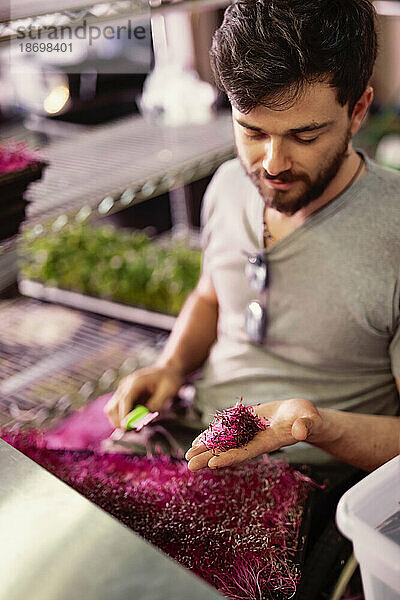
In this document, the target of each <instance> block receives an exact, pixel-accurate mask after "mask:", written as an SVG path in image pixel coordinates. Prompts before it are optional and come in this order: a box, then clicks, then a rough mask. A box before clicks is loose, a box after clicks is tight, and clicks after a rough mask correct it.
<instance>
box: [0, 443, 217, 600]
mask: <svg viewBox="0 0 400 600" xmlns="http://www.w3.org/2000/svg"><path fill="white" fill-rule="evenodd" d="M0 598H1V599H2V600H3V599H4V600H67V599H68V600H92V599H93V600H95V599H96V600H103V599H104V600H125V599H132V600H161V599H163V600H164V599H165V600H167V599H168V600H180V599H182V600H189V599H190V600H214V599H215V600H218V599H221V598H222V596H221V595H220V594H219V593H217V592H216V591H215V590H214V589H213V588H211V587H210V586H208V585H207V584H205V583H203V582H202V581H201V580H200V579H199V578H197V577H196V576H194V575H192V574H191V573H190V572H189V571H187V570H185V569H184V568H182V567H181V566H180V565H178V563H176V562H174V561H173V560H171V559H170V558H168V557H167V556H166V555H164V554H163V553H161V552H160V551H158V550H157V549H156V548H154V547H153V546H151V545H150V544H148V543H147V542H145V541H144V540H143V539H141V538H140V537H139V536H137V535H136V534H135V533H133V532H132V531H131V530H130V529H128V528H127V527H125V526H124V525H122V524H121V523H119V522H118V521H117V520H116V519H114V518H113V517H111V516H110V515H108V514H107V513H105V512H104V511H103V510H101V509H100V508H98V507H97V506H95V505H94V504H93V503H91V502H89V501H88V500H86V498H84V497H83V496H81V495H80V494H78V493H77V492H76V491H75V490H73V489H71V488H70V487H68V486H67V485H66V484H64V483H63V482H62V481H60V480H58V479H57V478H56V477H54V476H53V475H51V474H50V473H48V472H47V471H46V470H45V469H43V468H42V467H40V466H38V465H37V464H36V463H34V462H33V461H31V460H30V459H29V458H27V457H25V456H24V455H23V454H21V453H20V452H18V451H17V450H15V449H14V448H12V447H11V446H10V445H9V444H6V443H5V442H4V441H3V440H1V439H0Z"/></svg>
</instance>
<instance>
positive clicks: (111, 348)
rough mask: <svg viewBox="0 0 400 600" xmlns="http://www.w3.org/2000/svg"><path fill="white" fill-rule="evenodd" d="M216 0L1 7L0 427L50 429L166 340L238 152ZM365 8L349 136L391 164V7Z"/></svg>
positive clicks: (389, 1) (399, 148)
mask: <svg viewBox="0 0 400 600" xmlns="http://www.w3.org/2000/svg"><path fill="white" fill-rule="evenodd" d="M227 4H228V2H226V0H182V1H176V2H174V1H172V2H169V1H166V2H163V1H162V0H150V4H149V3H148V2H144V1H139V0H136V1H132V0H120V1H117V0H115V1H113V2H106V3H104V2H102V3H101V4H100V3H96V2H93V1H89V0H85V1H84V0H80V1H78V0H44V1H42V2H40V3H39V2H34V1H33V0H19V1H18V0H14V2H12V3H11V4H10V5H9V6H8V8H7V9H5V8H0V20H1V23H0V210H1V211H3V212H2V218H1V219H0V239H1V241H0V293H1V297H2V300H1V302H0V317H1V318H0V425H6V424H7V425H8V426H15V427H25V426H32V425H33V424H34V425H40V426H48V425H50V424H52V423H53V422H54V421H56V420H58V419H60V418H61V417H62V416H63V415H65V414H66V413H68V412H69V411H70V410H72V409H73V408H75V407H78V406H81V405H83V404H85V403H87V402H88V401H89V400H91V399H93V398H95V397H97V396H99V395H100V394H103V393H106V392H109V391H111V390H113V389H115V387H116V385H117V383H118V381H119V379H120V378H121V377H123V376H124V375H126V374H127V373H129V372H131V371H132V370H134V369H135V368H138V367H140V366H144V365H146V364H149V363H151V362H153V360H154V358H155V356H157V353H158V352H159V351H160V349H161V347H162V345H163V344H164V342H165V339H166V337H167V336H168V331H169V330H170V328H171V327H172V325H173V323H174V320H175V317H176V315H177V314H178V312H179V310H180V308H181V306H182V304H183V302H184V300H185V298H186V296H187V295H188V293H189V292H190V291H191V290H192V289H193V287H194V285H195V283H196V281H197V277H198V275H199V271H200V252H199V226H200V211H201V203H202V198H203V194H204V191H205V189H206V187H207V184H208V182H209V181H210V179H211V177H212V175H213V173H214V172H215V170H216V169H217V168H218V167H219V165H220V164H221V163H223V162H224V161H226V160H228V159H230V158H232V157H233V156H234V148H233V137H232V130H231V122H230V113H229V106H228V102H227V99H226V98H225V97H224V96H223V94H220V93H218V92H217V91H216V90H215V88H214V86H213V83H212V77H211V71H210V66H209V60H208V51H209V47H210V44H211V39H212V35H213V33H214V31H215V29H216V28H217V27H218V26H219V24H220V23H221V21H222V17H223V11H224V8H225V7H226V6H227ZM375 5H376V9H377V11H378V14H379V29H380V56H379V59H378V62H377V65H376V69H375V73H374V77H373V85H374V88H375V100H374V104H373V107H372V110H371V112H370V114H369V116H368V119H367V120H366V122H365V124H364V126H363V128H362V130H361V132H360V133H359V134H358V136H357V140H356V142H355V145H356V146H358V147H361V148H363V149H365V150H366V152H367V153H368V154H369V156H371V157H374V158H375V159H376V160H377V161H378V162H380V163H381V164H385V165H388V166H391V167H395V168H400V116H399V115H400V2H399V1H398V0H382V1H376V2H375ZM118 27H119V28H120V29H118ZM79 28H80V29H79ZM117 31H118V36H117V35H116V32H117ZM61 32H63V36H61ZM99 32H100V33H99ZM89 36H92V37H93V38H95V39H93V40H92V39H91V38H90V37H89Z"/></svg>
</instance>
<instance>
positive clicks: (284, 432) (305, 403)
mask: <svg viewBox="0 0 400 600" xmlns="http://www.w3.org/2000/svg"><path fill="white" fill-rule="evenodd" d="M253 409H254V411H255V413H256V414H257V415H258V416H259V417H264V418H265V419H267V420H268V422H269V427H267V429H265V430H264V431H260V432H259V433H257V435H256V436H255V437H254V439H253V440H252V441H251V442H249V443H248V444H247V445H246V446H243V447H241V448H234V449H232V450H228V451H226V452H217V451H215V450H213V451H211V450H207V448H206V446H205V445H204V444H203V443H202V441H201V438H202V435H200V436H198V437H197V438H196V439H195V440H194V442H193V444H192V447H191V448H190V450H189V451H188V452H187V453H186V459H187V460H188V461H189V465H188V467H189V469H190V470H191V471H197V470H198V469H202V468H204V467H207V466H208V467H209V468H210V469H217V468H221V467H228V466H231V465H235V464H238V463H241V462H243V461H245V460H248V459H250V458H254V457H255V456H258V455H259V454H264V453H266V452H273V451H274V450H279V449H280V448H282V447H283V446H292V445H293V444H296V443H297V442H300V441H304V440H307V441H310V440H311V438H313V437H314V435H315V433H316V431H317V430H319V429H320V428H321V427H322V416H321V414H320V412H319V411H318V410H317V408H316V407H315V406H314V404H313V403H312V402H310V401H309V400H303V399H300V398H295V399H291V400H283V401H279V402H270V403H268V404H259V405H257V406H253Z"/></svg>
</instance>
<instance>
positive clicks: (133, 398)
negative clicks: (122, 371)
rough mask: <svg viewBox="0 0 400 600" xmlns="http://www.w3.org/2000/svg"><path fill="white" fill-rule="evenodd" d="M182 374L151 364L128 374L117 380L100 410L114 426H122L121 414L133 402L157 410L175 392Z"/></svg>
mask: <svg viewBox="0 0 400 600" xmlns="http://www.w3.org/2000/svg"><path fill="white" fill-rule="evenodd" d="M183 383H184V377H183V376H182V375H180V374H179V373H177V372H175V371H174V370H172V369H169V368H166V367H158V366H151V367H146V368H144V369H139V370H138V371H135V372H134V373H131V374H130V375H128V376H127V377H125V378H124V379H122V381H121V382H120V384H119V386H118V388H117V391H116V392H115V393H114V395H113V396H112V398H110V400H109V401H108V402H107V404H106V406H105V408H104V412H105V413H106V414H107V416H108V418H109V419H110V421H111V423H112V424H113V425H114V427H125V417H126V416H127V414H128V413H129V412H130V411H131V410H132V408H133V407H134V406H135V405H136V404H139V403H141V404H145V405H146V406H147V408H148V409H149V410H151V411H156V410H161V409H162V408H163V406H164V405H165V403H166V402H167V400H170V399H171V398H173V397H174V396H176V394H177V393H178V391H179V388H180V387H181V386H182V385H183Z"/></svg>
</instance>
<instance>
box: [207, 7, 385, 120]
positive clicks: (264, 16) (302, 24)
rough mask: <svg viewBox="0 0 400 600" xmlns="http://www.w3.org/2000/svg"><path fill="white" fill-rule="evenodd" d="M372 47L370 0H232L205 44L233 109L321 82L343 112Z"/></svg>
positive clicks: (282, 98)
mask: <svg viewBox="0 0 400 600" xmlns="http://www.w3.org/2000/svg"><path fill="white" fill-rule="evenodd" d="M376 54H377V34H376V29H375V9H374V7H373V6H372V4H371V2H370V0H237V1H236V2H234V3H233V4H231V5H230V6H229V7H228V8H227V9H226V11H225V17H224V20H223V23H222V25H221V27H220V28H219V29H218V30H217V31H216V33H215V34H214V38H213V43H212V47H211V51H210V58H211V66H212V69H213V74H214V78H215V82H216V85H217V86H218V87H219V89H221V90H223V91H224V92H225V93H226V94H227V96H228V98H229V100H230V102H231V103H232V104H233V106H235V107H236V108H237V109H238V110H240V112H243V113H248V112H249V111H251V110H252V109H253V108H255V107H256V106H259V105H264V106H267V107H269V108H273V109H282V108H285V107H287V106H288V105H290V104H293V103H294V102H295V100H296V98H298V97H299V95H300V94H301V93H302V90H303V89H304V87H305V85H306V84H308V83H314V82H326V83H328V84H329V85H331V86H332V87H334V88H336V90H337V99H338V102H339V103H340V105H341V106H345V105H346V103H347V102H348V103H349V113H350V114H351V112H352V110H353V108H354V105H355V103H356V102H357V100H358V99H359V98H360V96H361V95H362V93H363V92H364V90H365V88H366V87H367V85H368V81H369V79H370V77H371V74H372V70H373V66H374V62H375V59H376Z"/></svg>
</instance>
